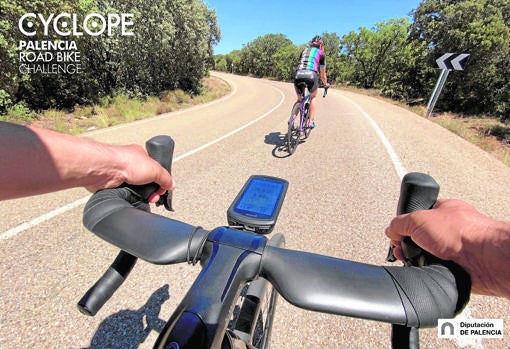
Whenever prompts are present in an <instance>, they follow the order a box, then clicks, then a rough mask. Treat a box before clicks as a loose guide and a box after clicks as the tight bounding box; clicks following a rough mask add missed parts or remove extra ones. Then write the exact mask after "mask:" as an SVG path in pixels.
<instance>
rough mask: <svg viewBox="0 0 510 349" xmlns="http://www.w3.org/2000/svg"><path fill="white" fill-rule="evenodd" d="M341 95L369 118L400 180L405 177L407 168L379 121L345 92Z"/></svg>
mask: <svg viewBox="0 0 510 349" xmlns="http://www.w3.org/2000/svg"><path fill="white" fill-rule="evenodd" d="M339 95H340V97H342V98H343V99H345V100H346V101H348V102H349V103H351V104H352V105H353V106H354V107H355V108H356V109H358V111H359V112H360V113H361V115H363V116H364V117H365V119H367V121H368V123H369V124H370V126H372V128H373V129H374V131H375V133H376V134H377V136H378V137H379V139H380V140H381V142H382V144H383V145H384V148H386V152H387V153H388V155H389V156H390V159H391V162H392V163H393V167H394V168H395V171H396V172H397V175H398V177H399V178H400V180H402V178H404V176H405V175H406V174H407V170H406V169H405V167H404V165H402V161H401V160H400V157H399V156H398V155H397V153H396V152H395V150H394V149H393V146H392V145H391V143H390V141H389V140H388V138H386V136H385V135H384V133H383V131H382V130H381V128H380V127H379V125H377V123H376V122H375V121H374V119H373V118H372V117H371V116H370V114H368V113H367V112H366V111H365V110H364V109H363V108H361V107H360V106H359V104H357V103H356V102H354V101H353V100H352V99H350V98H348V97H346V96H344V95H343V94H339Z"/></svg>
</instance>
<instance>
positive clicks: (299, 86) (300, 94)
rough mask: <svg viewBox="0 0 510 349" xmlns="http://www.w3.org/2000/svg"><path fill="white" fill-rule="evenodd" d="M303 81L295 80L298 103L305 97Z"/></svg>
mask: <svg viewBox="0 0 510 349" xmlns="http://www.w3.org/2000/svg"><path fill="white" fill-rule="evenodd" d="M302 83H303V80H301V79H295V80H294V90H295V91H296V97H297V100H296V102H298V103H301V101H302V100H303V96H304V95H305V91H304V88H303V86H302Z"/></svg>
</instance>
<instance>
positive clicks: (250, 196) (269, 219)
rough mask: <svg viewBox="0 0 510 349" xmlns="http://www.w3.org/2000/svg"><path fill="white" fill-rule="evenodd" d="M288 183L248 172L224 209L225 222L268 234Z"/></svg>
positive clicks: (274, 221)
mask: <svg viewBox="0 0 510 349" xmlns="http://www.w3.org/2000/svg"><path fill="white" fill-rule="evenodd" d="M288 186H289V183H288V182H287V181H286V180H284V179H280V178H276V177H269V176H260V175H254V176H251V177H250V178H249V179H248V181H247V182H246V183H245V184H244V186H243V188H242V189H241V191H240V192H239V194H237V196H236V198H235V200H234V202H232V204H231V205H230V207H229V209H228V211H227V220H228V224H229V225H232V226H241V227H242V228H243V229H245V230H250V231H254V232H256V233H259V234H269V233H270V232H271V231H272V230H273V228H274V226H275V224H276V219H277V218H278V214H279V213H280V208H281V207H282V204H283V199H284V198H285V194H286V192H287V187H288Z"/></svg>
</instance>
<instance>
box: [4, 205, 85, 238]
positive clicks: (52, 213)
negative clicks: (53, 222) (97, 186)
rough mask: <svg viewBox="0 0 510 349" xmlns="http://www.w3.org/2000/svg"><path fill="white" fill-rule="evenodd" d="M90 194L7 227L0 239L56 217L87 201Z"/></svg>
mask: <svg viewBox="0 0 510 349" xmlns="http://www.w3.org/2000/svg"><path fill="white" fill-rule="evenodd" d="M90 196H91V195H88V196H86V197H84V198H81V199H79V200H76V201H74V202H71V203H70V204H67V205H65V206H62V207H59V208H57V209H55V210H53V211H50V212H48V213H45V214H43V215H42V216H39V217H37V218H34V219H32V220H31V221H28V222H25V223H22V224H20V225H18V226H16V227H14V228H12V229H9V230H7V231H5V232H3V233H2V234H1V235H0V240H7V239H9V238H11V237H13V236H15V235H17V234H19V233H21V232H23V231H25V230H27V229H30V228H33V227H35V226H36V225H38V224H40V223H42V222H45V221H47V220H48V219H52V218H53V217H56V216H58V215H60V214H62V213H65V212H67V211H69V210H72V209H73V208H75V207H78V206H80V205H81V204H84V203H86V202H87V200H88V199H89V198H90Z"/></svg>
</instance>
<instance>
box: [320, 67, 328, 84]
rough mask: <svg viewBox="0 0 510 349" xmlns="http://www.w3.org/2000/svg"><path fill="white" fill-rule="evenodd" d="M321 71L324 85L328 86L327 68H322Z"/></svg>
mask: <svg viewBox="0 0 510 349" xmlns="http://www.w3.org/2000/svg"><path fill="white" fill-rule="evenodd" d="M319 71H320V74H321V80H322V83H323V84H324V85H327V84H328V78H327V77H326V67H324V66H321V67H320V69H319Z"/></svg>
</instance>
